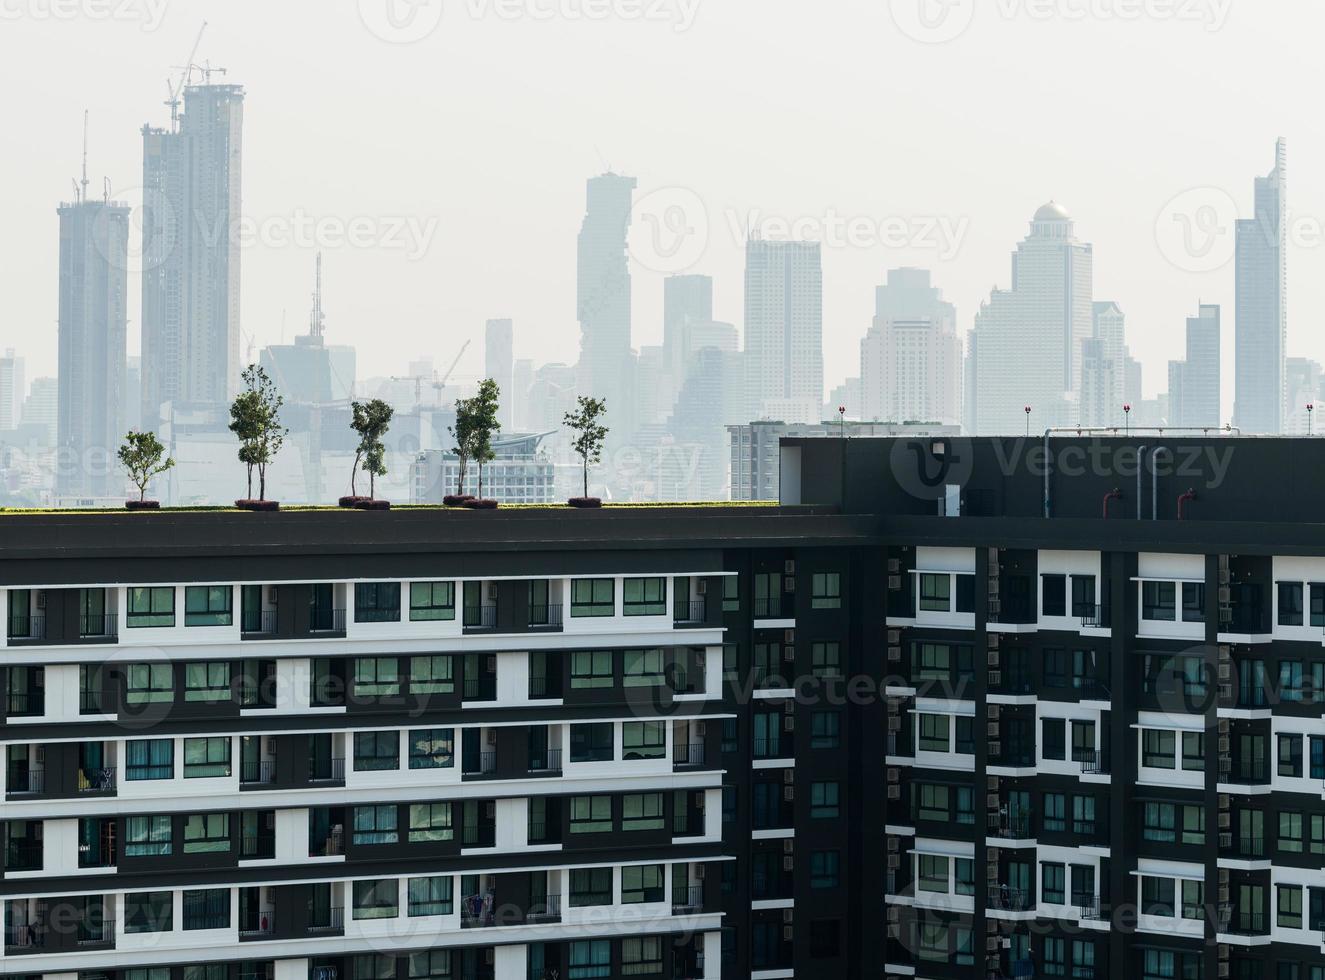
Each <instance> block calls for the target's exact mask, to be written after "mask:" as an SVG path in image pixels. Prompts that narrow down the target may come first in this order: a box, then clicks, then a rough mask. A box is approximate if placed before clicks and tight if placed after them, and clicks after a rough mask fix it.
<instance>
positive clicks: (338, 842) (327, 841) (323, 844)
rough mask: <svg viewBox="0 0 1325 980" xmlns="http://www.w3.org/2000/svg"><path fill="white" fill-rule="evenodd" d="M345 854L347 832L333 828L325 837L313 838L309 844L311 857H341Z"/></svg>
mask: <svg viewBox="0 0 1325 980" xmlns="http://www.w3.org/2000/svg"><path fill="white" fill-rule="evenodd" d="M344 853H345V831H343V830H342V829H340V828H339V827H333V828H332V829H331V830H330V831H328V832H327V834H326V836H325V837H320V838H312V839H310V840H309V842H308V856H309V857H340V856H341V855H343V854H344Z"/></svg>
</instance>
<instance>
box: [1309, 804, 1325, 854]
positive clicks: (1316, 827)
mask: <svg viewBox="0 0 1325 980" xmlns="http://www.w3.org/2000/svg"><path fill="white" fill-rule="evenodd" d="M1309 823H1310V826H1311V853H1312V854H1325V816H1322V815H1321V814H1319V813H1313V814H1312V815H1311V820H1310V821H1309Z"/></svg>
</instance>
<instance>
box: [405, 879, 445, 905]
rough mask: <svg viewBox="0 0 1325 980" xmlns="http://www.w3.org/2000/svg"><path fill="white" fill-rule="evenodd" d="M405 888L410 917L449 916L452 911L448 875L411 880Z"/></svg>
mask: <svg viewBox="0 0 1325 980" xmlns="http://www.w3.org/2000/svg"><path fill="white" fill-rule="evenodd" d="M407 888H408V892H409V914H410V915H450V914H451V913H452V911H454V906H453V901H454V898H453V890H452V889H453V881H452V879H451V876H450V875H436V876H434V877H431V878H411V879H409V885H408V886H407Z"/></svg>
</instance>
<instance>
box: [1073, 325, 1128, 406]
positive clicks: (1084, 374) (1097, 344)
mask: <svg viewBox="0 0 1325 980" xmlns="http://www.w3.org/2000/svg"><path fill="white" fill-rule="evenodd" d="M1091 321H1092V324H1093V327H1092V333H1091V336H1090V339H1088V340H1086V341H1085V342H1083V343H1082V345H1081V386H1080V397H1079V401H1078V405H1079V409H1080V411H1079V422H1080V423H1081V424H1082V425H1085V426H1092V427H1100V426H1121V425H1124V424H1125V422H1126V419H1125V418H1124V412H1123V406H1124V405H1125V404H1127V344H1126V336H1127V317H1126V315H1125V314H1124V313H1123V311H1122V307H1120V306H1119V305H1118V304H1117V303H1115V302H1113V301H1112V300H1106V301H1103V302H1099V303H1093V304H1092V305H1091Z"/></svg>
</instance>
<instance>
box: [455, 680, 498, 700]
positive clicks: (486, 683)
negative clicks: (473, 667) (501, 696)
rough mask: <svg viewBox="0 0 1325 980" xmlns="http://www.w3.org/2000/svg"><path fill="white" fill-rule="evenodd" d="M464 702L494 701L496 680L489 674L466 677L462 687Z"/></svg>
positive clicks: (495, 698) (495, 697)
mask: <svg viewBox="0 0 1325 980" xmlns="http://www.w3.org/2000/svg"><path fill="white" fill-rule="evenodd" d="M463 689H464V699H465V700H466V701H496V700H497V678H495V677H493V676H492V675H491V674H485V675H484V676H482V677H466V678H465V683H464V685H463Z"/></svg>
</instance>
